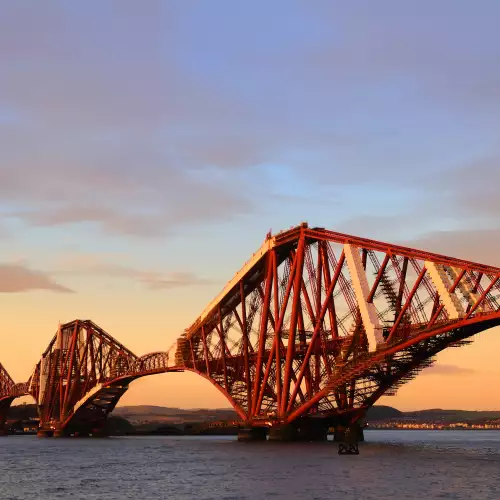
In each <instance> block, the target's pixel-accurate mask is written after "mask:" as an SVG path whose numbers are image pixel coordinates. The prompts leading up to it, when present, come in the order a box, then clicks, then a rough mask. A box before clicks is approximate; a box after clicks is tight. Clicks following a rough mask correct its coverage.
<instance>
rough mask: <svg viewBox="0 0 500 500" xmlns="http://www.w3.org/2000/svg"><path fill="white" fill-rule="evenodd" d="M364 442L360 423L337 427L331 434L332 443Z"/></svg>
mask: <svg viewBox="0 0 500 500" xmlns="http://www.w3.org/2000/svg"><path fill="white" fill-rule="evenodd" d="M364 440H365V434H364V432H363V427H362V426H361V424H360V423H358V422H355V423H354V424H351V425H348V426H344V425H337V426H336V427H335V430H334V433H333V441H334V442H335V443H345V442H356V443H361V442H363V441H364Z"/></svg>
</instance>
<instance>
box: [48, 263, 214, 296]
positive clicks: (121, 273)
mask: <svg viewBox="0 0 500 500" xmlns="http://www.w3.org/2000/svg"><path fill="white" fill-rule="evenodd" d="M61 265H62V268H61V270H60V271H59V272H58V274H75V275H78V274H83V275H88V274H94V275H97V276H105V277H106V276H107V277H110V278H124V279H129V280H132V281H135V282H137V283H140V284H142V285H144V286H145V287H146V288H149V289H151V290H164V289H169V288H179V287H189V286H201V285H208V284H210V283H211V281H210V280H207V279H205V278H201V277H199V276H196V275H195V274H193V273H191V272H187V271H173V272H159V271H152V270H146V269H138V268H136V267H133V266H128V265H125V264H120V263H113V262H109V261H108V260H106V259H103V258H101V257H99V256H95V255H73V256H66V257H65V258H63V259H61Z"/></svg>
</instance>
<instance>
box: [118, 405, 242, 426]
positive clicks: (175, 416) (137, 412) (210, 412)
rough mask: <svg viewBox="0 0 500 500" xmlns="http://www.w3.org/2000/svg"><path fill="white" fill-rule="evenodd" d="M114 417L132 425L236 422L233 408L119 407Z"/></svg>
mask: <svg viewBox="0 0 500 500" xmlns="http://www.w3.org/2000/svg"><path fill="white" fill-rule="evenodd" d="M113 415H117V416H120V417H123V418H126V419H127V420H128V421H129V422H132V423H137V422H141V423H145V422H149V423H153V422H164V423H184V422H205V421H210V420H235V419H236V418H237V414H236V412H235V411H234V410H233V409H231V408H215V409H204V408H198V409H190V410H186V409H181V408H170V407H168V406H147V405H139V406H119V407H118V408H115V410H114V412H113Z"/></svg>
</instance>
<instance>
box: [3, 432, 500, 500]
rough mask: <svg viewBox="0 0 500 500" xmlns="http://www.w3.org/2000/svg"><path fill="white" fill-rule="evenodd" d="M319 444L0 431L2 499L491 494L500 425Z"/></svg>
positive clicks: (362, 499) (498, 485)
mask: <svg viewBox="0 0 500 500" xmlns="http://www.w3.org/2000/svg"><path fill="white" fill-rule="evenodd" d="M365 437H366V439H367V442H365V443H362V444H361V445H360V455H359V456H339V455H338V454H337V446H336V445H335V444H334V443H333V442H327V443H270V442H264V443H262V442H260V443H238V442H237V441H236V440H235V439H234V438H232V437H167V436H166V437H153V436H151V437H123V438H108V439H71V438H70V439H41V438H37V437H35V436H8V437H3V438H0V499H1V500H4V499H10V500H14V499H16V500H17V499H23V500H31V499H36V500H49V499H50V500H55V499H71V500H77V499H86V500H89V499H99V500H118V499H120V500H121V499H134V500H135V499H141V500H148V499H160V498H168V499H171V500H177V499H178V500H185V499H196V500H209V499H213V500H215V499H217V500H230V499H231V500H232V499H234V500H246V499H252V500H258V499H268V498H269V499H288V500H295V499H304V500H309V499H310V500H313V499H357V500H367V499H384V500H385V499H392V498H394V499H405V500H409V499H417V498H418V499H424V500H430V499H467V500H469V499H473V500H485V499H495V500H497V499H499V498H500V431H378V430H372V431H367V432H365Z"/></svg>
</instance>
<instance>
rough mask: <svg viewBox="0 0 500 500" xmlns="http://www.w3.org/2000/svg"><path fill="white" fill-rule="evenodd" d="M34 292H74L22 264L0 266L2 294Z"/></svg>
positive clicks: (0, 290) (0, 291)
mask: <svg viewBox="0 0 500 500" xmlns="http://www.w3.org/2000/svg"><path fill="white" fill-rule="evenodd" d="M32 290H48V291H52V292H59V293H70V292H72V291H73V290H70V289H69V288H67V287H65V286H63V285H60V284H59V283H57V282H56V281H54V280H53V279H52V278H51V277H50V276H48V275H47V274H45V273H43V272H41V271H36V270H34V269H29V268H28V267H25V266H23V265H20V264H0V293H20V292H28V291H32Z"/></svg>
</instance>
